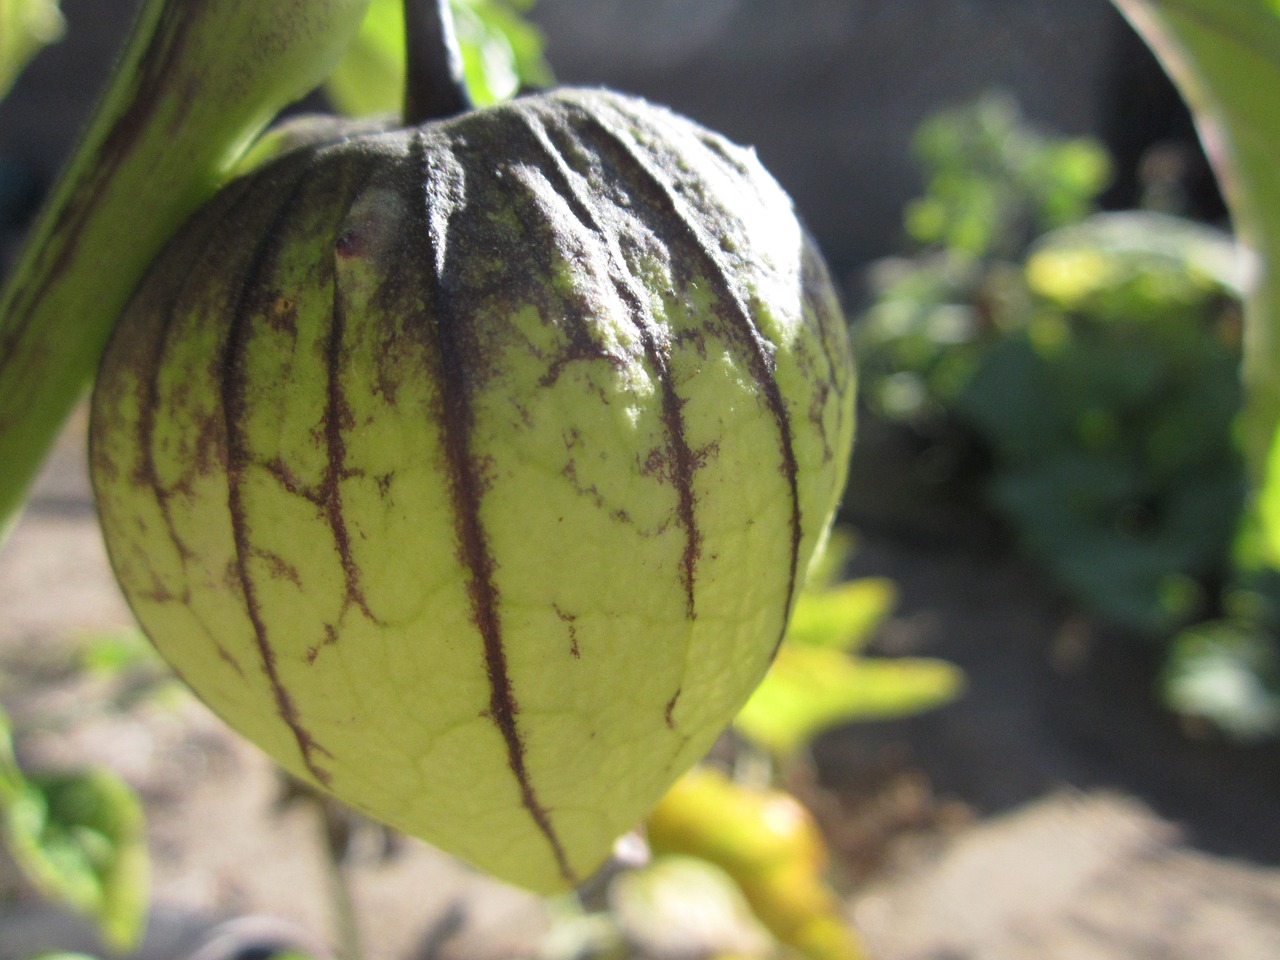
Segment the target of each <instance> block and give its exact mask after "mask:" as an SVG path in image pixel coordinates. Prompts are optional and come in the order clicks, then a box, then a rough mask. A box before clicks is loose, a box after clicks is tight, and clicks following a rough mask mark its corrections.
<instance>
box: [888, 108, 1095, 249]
mask: <svg viewBox="0 0 1280 960" xmlns="http://www.w3.org/2000/svg"><path fill="white" fill-rule="evenodd" d="M913 146H914V153H915V157H916V160H917V162H918V163H919V164H920V166H921V167H922V168H923V169H924V172H925V178H926V188H925V195H924V196H923V197H921V198H919V199H918V200H915V201H913V202H912V203H910V204H909V205H908V206H907V210H906V215H905V221H904V225H905V227H906V230H907V233H908V235H909V236H911V237H912V239H914V240H916V241H917V242H919V243H923V244H926V245H933V244H941V245H942V246H945V247H947V248H948V249H949V250H951V251H953V252H955V253H961V254H965V255H968V256H972V257H985V256H989V255H995V256H1014V255H1016V254H1017V253H1018V252H1019V251H1020V250H1021V246H1022V244H1024V243H1025V242H1026V241H1027V240H1029V239H1030V237H1031V236H1032V234H1033V233H1034V232H1036V231H1039V230H1045V229H1049V228H1052V227H1057V226H1060V225H1062V224H1065V223H1070V222H1072V221H1074V220H1078V219H1079V218H1080V217H1082V216H1084V215H1085V214H1086V213H1088V212H1089V210H1090V209H1091V207H1092V203H1093V198H1094V197H1095V196H1097V194H1098V193H1099V192H1100V191H1101V190H1102V188H1103V187H1104V186H1106V184H1107V181H1108V180H1109V179H1110V176H1111V170H1110V167H1111V164H1110V160H1109V158H1108V156H1107V153H1106V151H1105V150H1104V149H1103V148H1102V146H1101V145H1100V144H1098V143H1095V142H1094V141H1092V140H1086V139H1057V140H1055V139H1050V138H1046V137H1044V136H1042V135H1040V134H1039V133H1038V132H1036V131H1035V130H1033V129H1031V128H1030V127H1029V126H1028V125H1027V124H1026V122H1025V121H1024V120H1023V118H1022V115H1021V112H1020V110H1019V109H1018V105H1017V102H1016V101H1015V100H1014V99H1013V98H1012V97H1010V96H1008V95H1007V94H1004V93H1002V92H998V91H993V92H991V93H988V94H986V95H984V96H983V97H981V98H979V99H978V100H977V101H976V102H974V103H973V104H970V105H968V106H965V107H960V108H957V109H953V110H946V111H942V112H940V113H938V114H936V115H934V116H933V117H931V118H930V119H928V120H927V121H925V123H923V124H922V125H921V127H920V129H919V131H918V132H917V134H916V136H915V140H914V144H913Z"/></svg>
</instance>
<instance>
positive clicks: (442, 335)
mask: <svg viewBox="0 0 1280 960" xmlns="http://www.w3.org/2000/svg"><path fill="white" fill-rule="evenodd" d="M853 393H854V391H853V371H852V364H851V359H850V356H849V352H848V345H847V342H846V331H845V325H844V320H843V319H842V317H841V315H840V311H839V309H838V306H837V304H836V299H835V297H834V295H833V292H832V290H831V286H830V283H829V281H828V278H827V275H826V270H825V267H824V265H823V263H822V261H821V258H820V257H819V255H818V253H817V252H816V250H815V249H814V247H813V245H812V244H811V242H810V241H809V239H808V238H807V236H806V235H805V233H804V231H803V230H802V228H801V226H800V225H799V223H798V222H797V220H796V217H795V214H794V212H793V210H792V207H791V204H790V201H789V200H788V198H787V197H786V196H785V194H784V193H783V192H782V191H781V190H780V189H779V187H778V186H777V185H776V183H775V182H774V181H773V180H772V179H771V178H770V177H769V176H768V174H767V173H765V172H764V170H763V169H762V168H761V167H760V166H759V164H758V163H757V161H756V159H755V157H754V154H753V153H752V152H750V151H748V150H744V149H741V148H738V147H735V146H733V145H731V144H729V143H727V142H726V141H725V140H723V139H722V138H720V137H718V136H716V135H714V134H711V133H709V132H708V131H706V130H704V129H702V128H700V127H698V126H696V125H694V124H693V123H691V122H690V121H687V120H685V119H683V118H680V117H677V116H675V115H673V114H671V113H669V112H667V111H665V110H662V109H660V108H657V107H654V106H651V105H649V104H647V103H644V102H643V101H639V100H635V99H631V98H625V97H622V96H619V95H616V94H611V93H607V92H605V91H598V90H562V91H558V92H555V93H551V94H544V95H538V96H534V97H529V98H524V99H521V100H518V101H515V102H513V103H510V104H506V105H503V106H500V107H494V108H488V109H486V110H483V111H477V112H474V113H469V114H466V115H463V116H461V117H459V118H455V119H452V120H449V121H444V122H438V123H433V124H428V125H426V126H423V127H420V128H413V129H406V130H400V131H394V132H390V133H385V134H380V135H367V136H360V137H355V138H352V139H350V140H347V141H343V142H340V143H336V144H331V145H327V146H321V147H311V148H307V149H304V150H299V151H296V152H294V153H291V154H288V155H286V156H284V157H282V158H280V159H278V160H276V161H275V162H273V163H271V164H269V165H267V166H265V167H263V168H262V169H260V170H258V171H256V172H254V173H251V174H249V175H246V176H245V177H243V178H241V179H239V180H237V181H234V182H233V183H232V184H230V185H229V186H228V187H227V188H226V189H225V190H224V191H223V192H222V193H221V194H220V195H219V196H218V197H217V198H216V199H215V200H214V201H213V202H212V203H211V204H210V205H209V206H208V207H207V208H206V209H204V210H203V211H202V212H201V213H200V214H199V215H197V216H196V217H195V218H194V220H193V221H192V222H190V223H189V224H188V225H187V227H186V228H185V229H184V230H183V232H182V233H181V234H180V235H179V236H178V237H177V238H176V239H175V240H174V241H173V242H172V243H171V245H170V246H169V248H168V249H167V250H166V252H165V254H164V255H163V256H162V257H161V259H160V260H159V261H158V262H157V263H156V265H155V267H154V269H153V270H152V271H151V273H150V275H149V277H148V279H147V280H146V281H145V282H144V283H143V284H142V286H141V287H140V289H139V291H138V292H137V294H136V295H135V297H134V299H133V302H132V304H131V305H130V307H129V308H128V310H127V312H126V314H125V316H124V317H123V318H122V320H121V322H120V324H119V326H118V328H117V331H116V334H115V336H114V338H113V341H112V344H111V346H110V348H109V350H108V352H107V354H106V357H105V359H104V362H103V366H102V370H101V374H100V377H99V380H98V384H97V387H96V391H95V397H94V405H93V414H92V427H91V437H92V441H91V446H92V457H91V459H92V470H93V479H94V484H95V489H96V492H97V498H98V504H99V508H100V511H101V517H102V523H103V528H104V531H105V535H106V540H107V544H108V549H109V553H110V556H111V561H112V564H113V566H114V568H115V571H116V574H117V576H118V578H119V580H120V582H121V584H122V586H123V588H124V590H125V593H126V595H127V596H128V599H129V601H130V603H131V604H132V607H133V609H134V611H135V613H136V614H137V617H138V619H139V620H140V622H141V623H142V625H143V627H144V628H145V629H146V631H147V633H148V634H149V635H150V637H151V638H152V640H153V641H154V642H155V644H156V646H157V647H158V648H159V650H160V651H161V653H162V654H163V655H164V657H165V658H166V659H167V660H168V661H169V662H170V663H171V664H172V665H173V666H174V667H175V669H176V670H177V671H178V672H179V673H180V674H181V675H182V676H183V677H184V678H185V679H186V680H187V682H188V683H189V684H190V685H191V686H192V687H193V688H194V689H195V690H196V692H197V693H198V694H199V695H200V696H201V697H202V698H203V699H204V700H205V701H206V702H207V703H208V704H209V705H210V706H211V707H212V708H213V709H214V710H215V711H216V712H217V713H219V714H220V715H221V716H222V717H224V718H225V719H226V720H227V721H228V722H229V723H230V724H231V725H232V726H233V727H235V728H237V729H238V730H240V731H241V732H242V733H244V734H245V735H246V736H247V737H249V738H250V739H251V740H253V741H255V742H257V743H258V744H259V745H260V746H262V747H263V748H264V749H266V750H267V751H268V752H269V753H270V754H271V755H273V756H274V757H275V758H277V759H278V760H279V761H280V762H281V763H282V764H283V765H284V766H285V767H286V768H287V769H288V770H289V771H290V772H292V773H293V774H295V775H297V776H299V777H302V778H303V779H306V780H309V781H311V782H313V783H316V784H318V785H320V786H322V787H324V788H326V789H328V790H331V791H332V792H333V793H335V794H336V795H337V796H339V797H340V798H342V799H344V800H346V801H348V802H350V803H351V804H353V805H354V806H356V807H357V808H359V809H362V810H364V811H366V812H368V813H370V814H371V815H373V816H375V817H377V818H379V819H382V820H384V821H386V822H388V823H390V824H391V825H393V826H395V827H397V828H399V829H401V830H404V831H405V832H407V833H410V834H413V835H416V836H420V837H422V838H424V839H426V840H428V841H430V842H432V843H434V844H436V845H438V846H440V847H442V848H444V849H445V850H448V851H450V852H452V853H455V854H457V855H459V856H461V857H463V858H464V859H467V860H469V861H471V862H472V863H474V864H476V865H478V866H480V867H482V868H484V869H487V870H489V871H492V872H493V873H495V874H497V875H498V876H500V877H502V878H504V879H507V880H509V881H512V882H515V883H519V884H523V885H525V886H528V887H531V888H533V889H536V890H542V891H550V890H555V889H562V888H564V887H566V886H568V885H570V884H574V883H577V882H580V881H581V880H582V879H584V878H586V877H587V876H588V875H590V874H591V873H592V871H594V870H595V869H596V868H597V866H598V865H599V864H600V863H601V862H602V861H603V860H604V859H605V858H606V857H607V855H608V852H609V850H610V847H611V845H612V842H613V840H614V839H615V838H616V837H617V836H618V835H619V834H621V833H623V832H625V831H626V830H628V829H630V828H631V827H632V826H633V825H634V824H635V823H636V821H637V820H639V819H640V818H641V817H642V816H643V815H644V813H645V812H646V810H647V809H648V808H649V807H650V806H651V805H652V804H653V803H654V802H655V801H656V799H657V798H658V797H659V796H660V795H661V794H662V792H663V791H664V790H665V789H666V787H667V786H668V785H669V784H670V783H671V782H672V781H673V780H674V779H675V778H676V777H677V776H678V775H679V774H680V773H681V772H682V771H683V770H684V769H685V768H687V767H688V766H689V765H690V764H691V763H693V762H694V761H695V760H697V759H698V757H699V756H700V755H701V754H702V753H703V752H704V751H705V750H706V749H707V747H708V746H709V745H710V743H711V742H712V740H713V739H714V738H715V736H716V735H717V734H718V733H719V731H720V730H721V729H723V727H724V726H725V724H726V723H727V722H728V721H729V720H730V719H731V718H732V716H733V714H734V713H735V711H736V710H737V709H738V708H739V707H740V705H741V704H742V702H743V701H744V700H745V698H746V697H747V695H748V694H749V693H750V691H751V689H752V688H753V686H754V685H755V684H756V683H757V682H758V681H759V679H760V678H761V676H762V675H763V673H764V672H765V670H766V668H767V667H768V665H769V662H770V660H771V658H772V655H773V653H774V651H775V649H776V647H777V644H778V643H779V642H780V639H781V636H782V633H783V630H784V626H785V623H786V619H787V616H788V613H789V610H790V607H791V605H792V603H793V601H794V598H795V594H796V590H797V589H798V584H799V582H800V581H801V580H802V578H803V575H804V571H805V567H806V564H807V562H808V559H809V557H810V555H811V554H812V552H813V550H814V548H815V546H816V544H817V543H818V541H819V540H820V538H821V536H822V534H823V531H824V529H825V527H826V524H827V522H828V520H829V518H830V515H831V513H832V511H833V509H834V506H835V503H836V500H837V498H838V496H839V493H840V490H841V487H842V485H843V480H844V474H845V464H846V461H847V458H848V452H849V445H850V442H851V437H852V430H853Z"/></svg>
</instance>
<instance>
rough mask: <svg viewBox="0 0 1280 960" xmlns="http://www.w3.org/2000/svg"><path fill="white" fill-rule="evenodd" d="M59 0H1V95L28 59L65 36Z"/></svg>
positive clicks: (6, 91) (5, 91)
mask: <svg viewBox="0 0 1280 960" xmlns="http://www.w3.org/2000/svg"><path fill="white" fill-rule="evenodd" d="M63 28H64V24H63V22H62V14H61V13H60V12H59V10H58V0H0V97H3V96H4V95H5V94H6V93H8V92H9V88H10V87H11V86H13V81H14V80H15V79H17V76H18V74H19V73H21V72H22V68H23V67H25V66H26V65H27V62H28V61H29V60H30V59H31V58H32V57H34V56H35V55H36V54H37V53H39V52H40V50H41V48H42V47H44V46H45V45H46V44H50V43H53V42H54V41H55V40H58V39H60V38H61V37H62V32H63Z"/></svg>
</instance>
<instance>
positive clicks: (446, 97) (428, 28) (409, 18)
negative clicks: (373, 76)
mask: <svg viewBox="0 0 1280 960" xmlns="http://www.w3.org/2000/svg"><path fill="white" fill-rule="evenodd" d="M404 39H405V54H406V57H405V85H404V122H405V126H410V127H412V126H417V125H418V124H421V123H427V122H428V121H431V120H443V119H445V118H446V117H452V116H455V115H457V114H459V113H466V112H467V111H468V110H471V109H473V108H474V106H475V105H474V104H473V103H472V102H471V94H470V93H468V92H467V82H466V77H465V74H464V72H463V67H462V51H461V50H459V49H458V37H457V34H456V33H455V32H454V29H453V11H452V9H451V8H450V6H449V0H404Z"/></svg>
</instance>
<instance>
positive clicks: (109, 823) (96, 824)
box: [3, 770, 149, 949]
mask: <svg viewBox="0 0 1280 960" xmlns="http://www.w3.org/2000/svg"><path fill="white" fill-rule="evenodd" d="M4 801H5V802H4V804H3V816H4V826H5V836H6V840H7V842H8V846H9V850H10V852H11V854H12V855H13V858H14V860H15V861H16V862H17V863H18V865H19V866H20V867H21V868H22V870H23V872H24V873H25V874H26V875H27V876H28V877H29V878H30V879H31V881H32V882H33V883H34V884H35V885H36V886H37V887H38V888H39V889H40V890H41V891H42V892H43V893H44V894H45V895H46V896H49V897H53V898H57V899H59V900H62V901H63V902H65V903H67V904H69V905H71V906H72V907H74V908H75V909H77V910H80V911H82V912H84V913H86V914H88V915H89V916H92V917H93V918H94V919H95V920H96V921H97V923H98V926H99V929H100V930H101V933H102V937H103V940H104V941H105V942H106V943H108V944H109V945H111V946H112V947H115V948H119V949H125V948H128V947H131V946H133V945H135V944H136V943H137V942H138V940H139V938H140V937H141V934H142V931H143V925H144V920H145V917H146V906H147V889H148V877H149V864H148V859H147V849H146V841H145V838H144V832H143V816H142V808H141V805H140V804H139V802H138V798H137V797H136V796H135V795H134V793H133V791H132V790H131V789H129V787H128V786H127V785H126V784H125V783H123V782H122V781H121V780H120V779H119V778H118V777H116V776H115V775H113V774H111V773H108V772H107V771H104V770H91V771H87V772H81V773H68V774H40V775H33V776H29V777H27V778H26V779H25V780H24V781H22V782H21V783H20V784H19V789H17V790H16V791H14V792H13V793H11V794H10V795H9V796H7V797H5V798H4Z"/></svg>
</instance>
